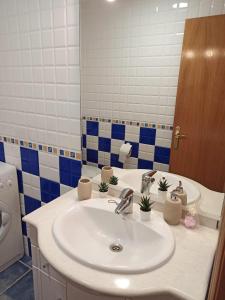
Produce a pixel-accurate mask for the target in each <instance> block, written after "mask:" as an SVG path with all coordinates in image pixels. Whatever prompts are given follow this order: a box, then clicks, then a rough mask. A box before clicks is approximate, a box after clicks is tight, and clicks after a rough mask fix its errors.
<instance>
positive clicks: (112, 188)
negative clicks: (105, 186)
mask: <svg viewBox="0 0 225 300" xmlns="http://www.w3.org/2000/svg"><path fill="white" fill-rule="evenodd" d="M116 187H117V185H113V184H109V195H110V196H113V197H115V196H116Z"/></svg>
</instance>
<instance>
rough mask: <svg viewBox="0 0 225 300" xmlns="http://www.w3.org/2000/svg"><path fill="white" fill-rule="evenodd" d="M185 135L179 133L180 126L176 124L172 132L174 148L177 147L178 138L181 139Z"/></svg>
mask: <svg viewBox="0 0 225 300" xmlns="http://www.w3.org/2000/svg"><path fill="white" fill-rule="evenodd" d="M186 137H187V136H186V135H185V134H181V133H180V126H177V127H176V128H175V132H174V149H178V148H179V141H180V139H183V138H186Z"/></svg>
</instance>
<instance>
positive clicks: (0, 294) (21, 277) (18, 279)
mask: <svg viewBox="0 0 225 300" xmlns="http://www.w3.org/2000/svg"><path fill="white" fill-rule="evenodd" d="M29 272H32V270H31V269H29V270H27V271H26V272H25V273H23V275H21V276H20V277H19V278H17V279H16V280H15V281H14V282H13V283H12V284H10V285H9V286H8V287H7V288H6V289H5V290H3V291H2V292H1V293H0V296H2V295H3V294H4V293H5V292H6V291H8V290H9V289H10V288H11V287H13V286H14V285H15V284H16V283H17V282H19V281H20V280H21V279H23V277H25V276H26V275H27V274H28V273H29Z"/></svg>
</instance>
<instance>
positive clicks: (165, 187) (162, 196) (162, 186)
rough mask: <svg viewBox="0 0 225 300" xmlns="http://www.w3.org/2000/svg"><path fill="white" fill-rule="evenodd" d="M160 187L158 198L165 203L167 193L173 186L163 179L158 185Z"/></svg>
mask: <svg viewBox="0 0 225 300" xmlns="http://www.w3.org/2000/svg"><path fill="white" fill-rule="evenodd" d="M158 185H159V188H158V196H159V198H160V199H161V200H162V201H163V202H165V201H166V199H167V191H168V188H169V187H170V186H171V185H170V184H169V183H168V181H167V179H166V178H165V177H162V178H161V179H160V181H159V183H158Z"/></svg>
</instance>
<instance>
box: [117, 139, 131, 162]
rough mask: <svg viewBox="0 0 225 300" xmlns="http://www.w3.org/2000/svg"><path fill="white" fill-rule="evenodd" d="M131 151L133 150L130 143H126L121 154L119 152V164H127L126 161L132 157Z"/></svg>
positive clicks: (121, 149)
mask: <svg viewBox="0 0 225 300" xmlns="http://www.w3.org/2000/svg"><path fill="white" fill-rule="evenodd" d="M131 149H132V146H131V144H130V143H126V144H123V145H122V146H121V148H120V152H119V162H121V163H125V161H126V160H127V159H128V158H129V157H130V155H131Z"/></svg>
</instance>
